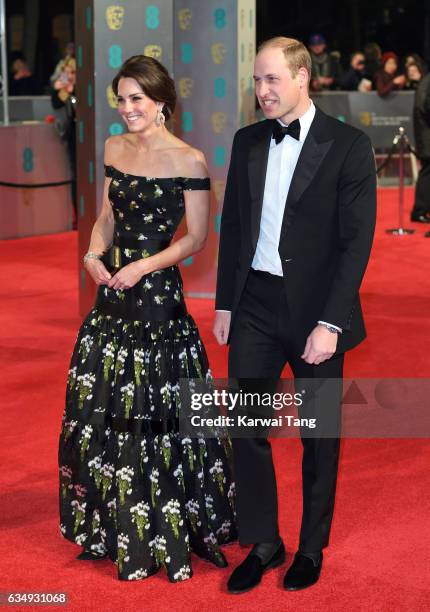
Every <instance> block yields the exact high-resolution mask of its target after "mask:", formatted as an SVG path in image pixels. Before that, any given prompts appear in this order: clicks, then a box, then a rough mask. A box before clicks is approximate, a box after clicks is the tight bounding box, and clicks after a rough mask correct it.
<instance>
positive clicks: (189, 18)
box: [178, 8, 193, 31]
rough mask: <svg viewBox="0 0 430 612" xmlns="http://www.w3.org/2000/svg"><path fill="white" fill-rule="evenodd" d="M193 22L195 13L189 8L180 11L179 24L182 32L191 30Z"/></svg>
mask: <svg viewBox="0 0 430 612" xmlns="http://www.w3.org/2000/svg"><path fill="white" fill-rule="evenodd" d="M192 22H193V12H192V10H191V9H189V8H184V9H181V10H180V11H178V23H179V27H180V29H181V30H184V31H185V30H191V26H192V24H193V23H192Z"/></svg>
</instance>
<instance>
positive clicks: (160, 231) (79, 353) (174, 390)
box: [59, 55, 236, 582]
mask: <svg viewBox="0 0 430 612" xmlns="http://www.w3.org/2000/svg"><path fill="white" fill-rule="evenodd" d="M112 88H113V91H114V93H115V95H117V98H118V111H119V113H120V115H121V117H122V118H123V120H124V122H125V124H126V126H127V128H128V133H126V134H125V135H120V136H115V137H112V138H109V139H108V140H107V142H106V148H105V168H106V180H105V187H104V199H103V209H102V211H101V213H100V216H99V217H98V219H97V221H96V223H95V224H94V228H93V231H92V235H91V242H90V246H89V251H88V253H87V254H86V255H85V257H84V260H85V266H86V269H87V271H88V272H89V274H90V275H91V276H92V278H93V280H94V281H95V283H96V284H97V285H99V288H98V294H97V299H96V304H95V307H94V308H93V309H92V311H91V312H90V313H89V315H88V316H87V318H86V319H85V321H84V323H83V325H82V327H81V329H80V332H79V335H78V339H77V343H76V346H75V350H74V353H73V356H72V361H71V366H70V370H69V378H68V386H67V395H66V408H65V413H64V417H63V428H62V432H61V436H60V450H59V459H60V488H61V493H60V500H61V501H60V513H61V531H62V533H63V535H64V536H65V537H66V538H67V539H69V540H72V541H73V542H76V543H78V544H82V545H83V547H84V551H83V552H82V554H81V555H79V557H78V558H80V559H98V558H103V557H104V556H109V557H110V558H111V559H112V560H113V561H115V562H116V563H117V565H118V575H119V578H120V579H122V580H138V579H141V578H145V577H147V576H149V575H151V574H154V573H155V572H157V571H158V569H159V568H160V567H161V566H163V567H164V568H165V570H166V571H167V575H168V577H169V579H170V580H171V581H172V582H177V581H181V580H185V579H187V578H190V577H191V575H192V570H191V565H190V550H191V551H193V552H195V553H197V554H198V555H199V556H200V557H203V558H205V559H208V560H210V561H212V562H213V563H214V564H215V565H217V566H219V567H225V566H226V561H225V558H224V556H223V554H222V552H221V551H220V548H219V545H220V544H222V543H226V542H229V541H231V540H233V539H235V537H236V532H235V524H234V513H233V492H234V485H233V483H232V481H231V476H230V471H229V462H228V453H229V445H228V444H227V443H226V442H223V441H222V440H220V439H206V440H205V439H202V438H200V439H196V438H193V439H191V438H181V437H180V436H179V434H178V431H177V429H178V426H177V417H178V410H177V409H178V407H179V403H180V402H179V400H178V381H179V379H180V378H181V377H184V378H199V379H206V380H209V379H210V378H211V374H210V370H209V367H208V360H207V356H206V352H205V349H204V347H203V345H202V342H201V339H200V337H199V333H198V330H197V327H196V324H195V322H194V320H193V319H192V317H191V316H190V315H189V314H188V313H187V311H186V306H185V302H184V296H183V292H182V279H181V276H180V273H179V270H178V267H177V264H178V263H179V262H180V261H181V260H183V259H185V258H186V257H188V256H190V255H191V254H192V253H195V252H197V251H199V250H200V249H202V248H203V246H204V244H205V239H206V235H207V230H208V212H209V191H208V190H209V179H208V178H207V176H208V172H207V167H206V162H205V159H204V156H203V155H202V153H201V152H200V151H197V150H195V149H193V148H191V147H190V146H188V145H187V144H186V143H184V142H182V141H181V140H179V139H178V138H176V137H175V136H173V135H172V134H171V133H170V132H169V131H168V130H167V129H166V127H165V125H164V123H165V120H166V119H169V118H170V116H171V114H172V113H173V110H174V107H175V102H176V93H175V88H174V83H173V81H172V79H171V78H170V77H169V75H168V73H167V71H166V69H165V68H164V67H163V66H162V65H161V64H160V63H159V62H157V61H156V60H155V59H152V58H149V57H145V56H142V55H139V56H134V57H132V58H130V59H129V60H127V61H126V62H125V64H124V65H123V66H122V68H121V69H120V71H119V73H118V75H117V76H116V77H115V79H114V81H113V83H112ZM154 177H157V178H154ZM184 213H185V215H186V221H187V230H188V231H187V233H186V235H185V236H183V237H182V238H180V239H179V240H177V241H176V242H175V243H173V244H170V239H171V238H172V237H173V235H174V234H175V231H176V229H177V227H178V224H179V222H180V220H181V218H182V217H183V215H184ZM112 242H113V247H112V248H111V249H110V250H109V251H108V253H106V252H107V250H108V247H109V245H111V243H112ZM112 252H113V258H112V259H111V258H110V253H112ZM109 270H110V271H109Z"/></svg>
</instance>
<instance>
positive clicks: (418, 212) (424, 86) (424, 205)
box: [411, 74, 430, 223]
mask: <svg viewBox="0 0 430 612" xmlns="http://www.w3.org/2000/svg"><path fill="white" fill-rule="evenodd" d="M413 117H414V134H415V148H416V151H417V155H418V157H419V159H420V161H421V169H420V172H419V174H418V180H417V184H416V187H415V202H414V207H413V209H412V212H411V221H416V222H417V223H430V74H426V75H425V76H424V77H423V78H422V79H421V81H420V83H419V85H418V88H417V90H416V92H415V101H414V111H413Z"/></svg>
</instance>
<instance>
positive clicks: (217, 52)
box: [211, 43, 227, 64]
mask: <svg viewBox="0 0 430 612" xmlns="http://www.w3.org/2000/svg"><path fill="white" fill-rule="evenodd" d="M211 53H212V60H213V63H214V64H224V62H225V59H226V56H227V49H226V48H225V46H224V45H223V44H222V43H214V44H213V45H212V46H211Z"/></svg>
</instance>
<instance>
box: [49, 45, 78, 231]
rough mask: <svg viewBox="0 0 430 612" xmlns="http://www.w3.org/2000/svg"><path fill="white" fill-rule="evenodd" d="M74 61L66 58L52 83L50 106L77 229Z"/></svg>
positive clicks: (74, 224)
mask: <svg viewBox="0 0 430 612" xmlns="http://www.w3.org/2000/svg"><path fill="white" fill-rule="evenodd" d="M75 87H76V60H75V58H74V57H67V58H66V59H65V60H64V62H63V66H62V71H61V73H60V74H59V76H58V78H57V79H56V80H55V81H54V84H53V90H52V95H51V102H52V106H53V108H54V111H55V115H56V121H55V125H56V128H57V132H58V134H59V136H60V137H61V139H62V140H63V141H64V142H65V143H66V146H67V157H68V159H69V168H70V176H71V180H72V182H71V196H72V204H73V229H77V224H78V212H77V199H76V126H75V123H76V111H75V106H76V96H75Z"/></svg>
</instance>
